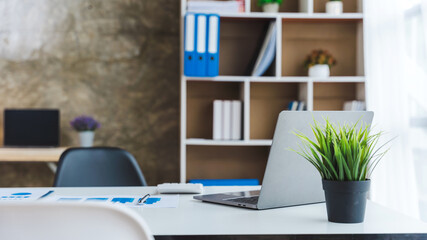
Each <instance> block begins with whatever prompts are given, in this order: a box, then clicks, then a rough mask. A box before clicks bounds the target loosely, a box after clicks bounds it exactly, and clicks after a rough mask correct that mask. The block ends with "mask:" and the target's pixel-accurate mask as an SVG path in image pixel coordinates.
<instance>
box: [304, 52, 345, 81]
mask: <svg viewBox="0 0 427 240" xmlns="http://www.w3.org/2000/svg"><path fill="white" fill-rule="evenodd" d="M336 64H337V61H336V60H335V58H333V57H332V55H331V54H330V53H329V52H328V51H325V50H321V49H319V50H313V51H312V52H311V54H310V55H308V56H307V57H306V59H305V61H304V67H305V68H306V69H308V76H310V77H329V75H330V68H331V67H332V66H335V65H336Z"/></svg>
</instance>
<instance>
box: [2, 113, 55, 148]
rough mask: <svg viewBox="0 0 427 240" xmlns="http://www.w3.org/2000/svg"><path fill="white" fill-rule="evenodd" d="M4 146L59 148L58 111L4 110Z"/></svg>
mask: <svg viewBox="0 0 427 240" xmlns="http://www.w3.org/2000/svg"><path fill="white" fill-rule="evenodd" d="M3 132H4V146H8V147H57V146H59V110H58V109H6V110H4V129H3Z"/></svg>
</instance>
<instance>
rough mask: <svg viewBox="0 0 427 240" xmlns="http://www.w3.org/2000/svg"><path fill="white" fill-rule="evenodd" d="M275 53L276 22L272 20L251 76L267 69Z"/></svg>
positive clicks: (260, 73)
mask: <svg viewBox="0 0 427 240" xmlns="http://www.w3.org/2000/svg"><path fill="white" fill-rule="evenodd" d="M275 55H276V23H275V22H274V21H273V22H271V23H270V25H269V26H268V30H267V34H266V36H265V38H264V43H263V44H262V47H261V50H260V52H259V54H258V58H257V60H256V62H255V66H254V69H253V70H252V76H261V75H262V74H264V72H265V71H266V70H267V69H268V67H269V66H270V65H271V63H272V62H273V60H274V56H275Z"/></svg>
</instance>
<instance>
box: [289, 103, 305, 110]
mask: <svg viewBox="0 0 427 240" xmlns="http://www.w3.org/2000/svg"><path fill="white" fill-rule="evenodd" d="M288 110H289V111H304V110H307V108H306V105H305V103H304V102H303V101H290V102H289V104H288Z"/></svg>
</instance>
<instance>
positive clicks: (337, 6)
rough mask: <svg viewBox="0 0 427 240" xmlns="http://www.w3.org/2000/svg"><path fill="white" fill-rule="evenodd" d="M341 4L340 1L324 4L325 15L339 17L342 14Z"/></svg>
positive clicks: (330, 1)
mask: <svg viewBox="0 0 427 240" xmlns="http://www.w3.org/2000/svg"><path fill="white" fill-rule="evenodd" d="M342 9H343V4H342V1H341V0H329V2H327V3H326V13H328V14H334V15H339V14H341V13H342Z"/></svg>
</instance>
